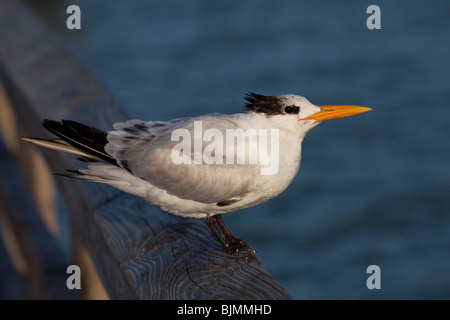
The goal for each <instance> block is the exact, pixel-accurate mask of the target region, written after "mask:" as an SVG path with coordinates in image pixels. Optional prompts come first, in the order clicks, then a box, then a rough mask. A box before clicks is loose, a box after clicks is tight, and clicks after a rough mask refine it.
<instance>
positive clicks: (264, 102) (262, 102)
mask: <svg viewBox="0 0 450 320" xmlns="http://www.w3.org/2000/svg"><path fill="white" fill-rule="evenodd" d="M244 99H245V100H247V103H246V104H245V111H249V112H250V111H252V112H259V113H265V114H266V115H269V116H270V115H276V114H281V113H282V111H281V110H282V107H283V102H282V101H281V99H280V98H279V97H277V96H263V95H261V94H257V93H253V92H249V93H248V94H247V95H246V96H245V98H244Z"/></svg>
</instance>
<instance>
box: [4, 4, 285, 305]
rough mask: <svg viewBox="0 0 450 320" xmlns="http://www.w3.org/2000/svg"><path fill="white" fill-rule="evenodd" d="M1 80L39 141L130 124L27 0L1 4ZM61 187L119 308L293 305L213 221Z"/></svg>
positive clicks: (61, 160)
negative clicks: (66, 122) (70, 131)
mask: <svg viewBox="0 0 450 320" xmlns="http://www.w3.org/2000/svg"><path fill="white" fill-rule="evenodd" d="M19 17H20V18H19ZM0 76H1V79H2V81H3V83H4V85H5V88H6V91H7V93H8V95H9V98H10V99H11V101H12V103H13V105H14V106H15V108H16V113H17V117H18V119H19V121H20V123H21V125H22V127H23V128H24V129H26V132H27V134H29V135H32V136H40V137H45V136H47V133H45V132H44V130H43V129H42V128H41V126H40V121H41V119H42V118H54V119H60V118H68V119H73V120H77V121H81V122H84V123H87V124H89V125H93V126H96V127H99V128H101V129H104V130H109V129H110V128H111V124H112V123H114V122H117V121H122V120H125V119H126V118H127V117H126V114H125V112H124V111H123V110H122V108H121V107H120V105H119V104H118V103H117V101H116V100H115V99H114V98H113V96H112V95H111V94H110V93H109V92H108V91H107V90H106V89H105V88H104V87H103V86H102V85H101V84H100V83H99V82H98V81H97V80H96V79H94V78H93V77H92V76H91V75H90V74H89V72H87V71H86V70H85V69H84V68H83V67H81V66H80V65H79V63H77V62H76V61H75V60H74V59H73V57H72V56H71V55H70V54H68V53H67V52H66V51H65V50H64V49H63V48H61V46H60V44H59V43H58V41H57V40H56V39H55V38H54V36H52V35H51V34H50V33H49V32H48V30H46V28H45V27H44V26H43V25H42V24H41V23H40V21H39V20H38V19H37V18H36V16H35V15H34V14H33V13H32V12H31V11H30V10H29V9H28V8H27V7H25V6H24V5H23V4H22V3H21V2H20V1H18V0H0ZM45 155H46V158H47V161H48V162H49V164H50V166H51V168H52V170H54V171H55V172H63V171H64V170H65V169H66V168H69V167H71V168H75V167H76V166H79V165H80V164H78V163H77V162H75V161H74V160H73V157H67V156H64V155H61V154H59V153H56V152H53V151H46V152H45ZM57 183H58V185H59V187H60V189H61V191H62V194H63V196H64V200H65V203H66V205H67V208H68V209H69V210H70V212H71V215H72V220H73V223H74V224H75V227H76V228H77V230H78V231H79V233H80V235H81V237H82V239H83V242H84V244H85V245H86V247H87V249H88V251H89V252H90V254H91V256H92V258H93V260H94V263H95V265H96V268H97V270H98V272H99V275H100V278H101V279H102V282H103V284H104V286H105V289H106V290H107V292H108V294H109V295H110V297H111V298H113V299H117V298H123V299H132V298H138V299H289V298H290V296H289V295H288V294H287V293H286V292H285V290H284V289H283V288H282V287H281V286H280V284H279V283H278V282H277V281H276V280H275V279H273V278H272V276H271V275H270V274H269V273H268V272H267V271H266V270H265V269H264V267H263V266H262V265H261V263H260V262H259V261H258V259H257V258H256V257H254V256H253V255H251V254H249V253H240V254H237V255H232V256H230V255H227V254H226V253H224V252H223V250H222V248H221V246H220V244H219V243H218V242H217V241H216V239H215V238H214V237H213V236H212V234H211V233H210V231H209V230H208V229H207V227H206V225H205V223H204V221H203V220H193V219H185V218H181V217H176V216H173V215H170V214H168V213H165V212H163V211H161V210H159V209H158V208H156V207H154V206H151V205H150V204H148V203H146V202H144V201H143V200H141V199H138V198H136V197H133V196H130V195H128V194H125V193H122V192H120V191H117V190H115V189H113V188H110V187H108V186H104V185H100V184H95V183H88V182H80V181H76V180H71V179H65V178H58V179H57Z"/></svg>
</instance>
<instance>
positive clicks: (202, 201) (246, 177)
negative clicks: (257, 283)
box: [27, 93, 370, 218]
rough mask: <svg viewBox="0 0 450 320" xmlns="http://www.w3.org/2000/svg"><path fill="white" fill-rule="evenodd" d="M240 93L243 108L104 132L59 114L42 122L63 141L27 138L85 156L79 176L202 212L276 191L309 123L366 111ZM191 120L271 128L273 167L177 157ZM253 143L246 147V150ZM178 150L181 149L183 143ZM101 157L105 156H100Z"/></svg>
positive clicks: (177, 210) (207, 125)
mask: <svg viewBox="0 0 450 320" xmlns="http://www.w3.org/2000/svg"><path fill="white" fill-rule="evenodd" d="M245 99H246V100H247V101H248V103H247V104H246V108H247V110H246V111H247V112H246V113H238V114H232V115H223V114H211V115H204V116H200V117H195V118H183V119H176V120H172V121H168V122H162V121H147V122H146V121H141V120H129V121H126V122H120V123H116V124H114V125H113V127H114V129H115V130H113V131H110V132H108V133H106V132H103V131H101V130H98V129H95V128H92V127H88V126H86V125H83V124H80V123H76V122H74V121H68V120H63V122H62V124H61V123H58V122H55V121H51V120H50V121H48V120H46V121H44V122H43V125H44V127H46V129H47V130H49V131H50V132H52V133H54V134H56V135H57V136H59V137H60V138H61V140H57V139H51V140H48V139H35V138H28V139H27V140H28V141H31V142H33V143H36V144H39V145H41V146H45V147H49V148H53V149H57V150H60V151H66V152H71V153H75V154H79V155H82V156H84V157H86V158H88V159H90V160H89V161H88V162H91V163H90V164H89V165H88V168H87V169H82V170H78V171H76V173H78V174H79V176H76V177H77V178H79V179H84V180H89V181H94V182H100V183H106V184H108V185H110V186H113V187H115V188H118V189H120V190H122V191H125V192H128V193H131V194H133V195H136V196H139V197H142V198H144V199H145V200H147V201H148V202H150V203H152V204H154V205H157V206H159V207H160V208H161V209H163V210H165V211H168V212H170V213H173V214H176V215H180V216H184V217H192V218H203V217H211V216H215V215H217V214H222V213H225V212H231V211H236V210H239V209H243V208H247V207H250V206H254V205H257V204H260V203H263V202H265V201H267V200H269V199H272V198H274V197H276V196H277V195H279V194H280V193H281V192H282V191H283V190H285V189H286V188H287V187H288V186H289V184H290V183H291V182H292V180H293V179H294V177H295V176H296V174H297V172H298V170H299V168H300V160H301V144H302V141H303V139H304V137H305V135H306V134H307V133H308V131H309V130H311V129H312V128H313V127H315V126H316V125H317V124H319V123H320V122H321V121H323V120H328V119H333V118H338V117H344V116H349V115H353V114H357V113H361V112H365V111H369V110H370V109H369V108H365V107H357V106H326V107H325V106H316V105H314V104H312V103H310V102H309V101H308V100H307V99H305V98H304V97H301V96H297V95H282V96H262V95H258V94H254V93H251V94H249V95H247V96H246V98H245ZM196 123H201V128H202V129H201V130H202V132H201V136H203V135H204V134H205V133H206V132H207V131H208V130H210V129H211V130H214V132H216V133H217V132H218V133H220V135H221V136H226V134H227V132H228V130H235V131H236V130H241V131H245V132H247V130H253V131H254V132H256V133H257V135H258V137H257V138H258V139H259V138H261V136H262V133H264V132H272V130H275V131H276V133H277V139H276V143H277V145H276V148H272V149H271V150H270V152H271V157H277V158H276V160H277V168H276V170H275V171H274V172H273V174H269V175H266V174H261V172H262V171H261V168H263V167H265V166H267V163H264V162H263V161H261V159H260V158H258V159H257V161H256V162H253V163H251V162H247V163H238V162H236V163H229V162H227V161H222V162H221V163H217V162H215V163H211V162H198V161H197V162H196V163H193V162H187V163H184V162H182V163H177V162H176V161H174V159H173V154H174V153H173V151H174V150H179V149H176V147H177V144H179V143H180V142H179V140H177V139H174V137H173V134H174V132H176V131H177V130H181V131H182V132H187V133H188V134H190V135H192V136H195V131H196ZM203 137H204V136H203ZM209 138H210V139H209V140H210V141H211V140H212V138H211V137H209ZM195 139H196V138H194V139H193V140H192V141H191V140H189V141H190V142H189V145H190V144H194V145H195V144H196V142H198V141H196V140H195ZM215 139H217V137H216V138H215ZM207 140H208V139H207ZM258 141H259V140H258ZM245 143H247V140H233V141H232V143H231V144H232V145H233V146H234V148H231V149H232V150H233V151H235V150H237V149H238V148H239V147H240V146H239V144H245ZM230 146H231V145H230V144H229V143H228V140H227V141H226V142H225V144H224V145H223V147H224V148H225V149H227V147H230ZM260 146H261V145H258V148H260ZM206 148H208V142H206V143H204V141H202V142H201V146H200V149H197V150H195V148H194V152H193V153H192V154H189V157H188V158H192V157H193V158H195V156H196V152H197V155H198V153H202V152H204V151H205V150H206ZM244 149H245V148H244ZM250 149H251V148H250V147H248V148H247V149H245V150H246V152H247V156H248V155H249V154H248V153H249V152H250V151H249V150H250ZM220 150H221V149H220ZM216 151H217V150H216V149H215V152H216ZM227 152H228V151H227V150H225V153H224V155H223V157H224V159H225V157H226V156H228V154H227ZM183 156H186V154H185V150H184V149H183ZM215 156H217V154H215ZM211 157H213V156H212V153H210V158H211ZM98 158H100V159H101V160H104V161H97V160H96V159H98ZM219 158H220V157H219ZM207 160H208V159H207ZM209 160H210V159H209ZM227 160H228V158H227ZM72 172H73V171H72Z"/></svg>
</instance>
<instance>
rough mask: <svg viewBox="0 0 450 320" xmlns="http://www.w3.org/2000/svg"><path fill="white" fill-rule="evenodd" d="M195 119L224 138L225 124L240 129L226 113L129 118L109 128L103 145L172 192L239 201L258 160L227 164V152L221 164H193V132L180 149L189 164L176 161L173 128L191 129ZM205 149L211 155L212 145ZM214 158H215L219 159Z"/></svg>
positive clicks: (202, 199) (224, 202)
mask: <svg viewBox="0 0 450 320" xmlns="http://www.w3.org/2000/svg"><path fill="white" fill-rule="evenodd" d="M196 120H203V121H202V124H203V125H202V132H204V131H205V130H207V129H209V128H214V129H218V130H219V131H221V132H222V133H223V137H225V130H226V129H238V128H239V126H238V125H237V124H236V123H234V122H233V121H232V120H231V119H230V118H228V117H227V116H223V117H218V116H215V117H211V116H204V117H199V118H185V119H179V120H175V121H172V122H160V121H157V122H154V121H149V122H144V121H141V120H130V121H127V122H125V123H116V124H115V125H114V128H115V129H116V131H111V132H109V133H108V136H107V139H108V141H109V143H108V144H107V145H106V147H105V150H106V152H107V153H108V154H109V155H111V156H112V157H114V158H116V159H117V160H118V162H120V163H122V164H123V165H126V167H127V168H128V169H129V170H130V171H131V172H132V173H133V174H134V175H135V176H137V177H140V178H142V179H144V180H147V181H148V182H149V183H150V184H152V185H153V186H155V187H158V188H160V189H163V190H165V191H167V192H168V193H169V194H171V195H175V196H177V197H179V198H183V199H192V200H195V201H199V202H204V203H214V202H217V203H220V204H219V205H221V204H222V205H227V204H230V203H232V202H236V201H238V200H239V199H240V198H242V196H243V195H245V194H246V193H248V192H249V190H250V186H251V183H252V180H254V177H255V174H259V170H260V167H259V166H258V165H255V164H240V165H233V164H226V158H225V153H224V157H223V161H222V162H223V164H218V163H216V162H218V161H215V162H213V163H211V164H207V163H205V161H202V162H201V163H198V164H194V163H193V161H194V159H195V157H196V154H197V157H198V153H196V152H195V148H194V140H195V137H192V139H191V141H190V144H191V149H190V151H192V153H191V154H188V153H186V152H184V151H186V150H184V149H183V150H180V151H179V153H178V154H179V155H182V156H185V157H189V156H190V158H191V160H192V162H191V164H185V163H181V164H175V163H174V161H173V159H172V154H173V153H172V152H173V150H174V147H175V146H177V145H178V146H179V144H180V141H181V139H180V140H178V139H175V141H172V140H173V138H172V133H173V132H174V131H175V130H176V129H186V130H188V131H189V132H191V133H192V132H194V121H196ZM197 141H198V140H197ZM209 144H210V142H204V143H203V145H202V148H201V153H202V154H203V151H204V150H205V148H208V145H209ZM213 151H216V150H213ZM208 154H210V155H213V156H215V153H214V152H211V150H209V153H208ZM197 159H198V158H197ZM214 159H215V160H217V158H214ZM210 160H211V159H209V161H210ZM252 177H253V179H252Z"/></svg>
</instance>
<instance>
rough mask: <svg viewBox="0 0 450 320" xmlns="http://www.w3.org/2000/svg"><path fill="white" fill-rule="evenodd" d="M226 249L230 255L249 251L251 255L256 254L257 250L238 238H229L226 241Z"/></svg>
mask: <svg viewBox="0 0 450 320" xmlns="http://www.w3.org/2000/svg"><path fill="white" fill-rule="evenodd" d="M224 249H225V250H226V251H227V253H228V254H235V253H238V252H239V251H248V252H250V253H256V250H255V249H253V248H252V247H249V246H248V245H247V244H246V243H245V242H244V241H243V240H241V239H238V238H234V237H231V238H228V239H225V244H224Z"/></svg>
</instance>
